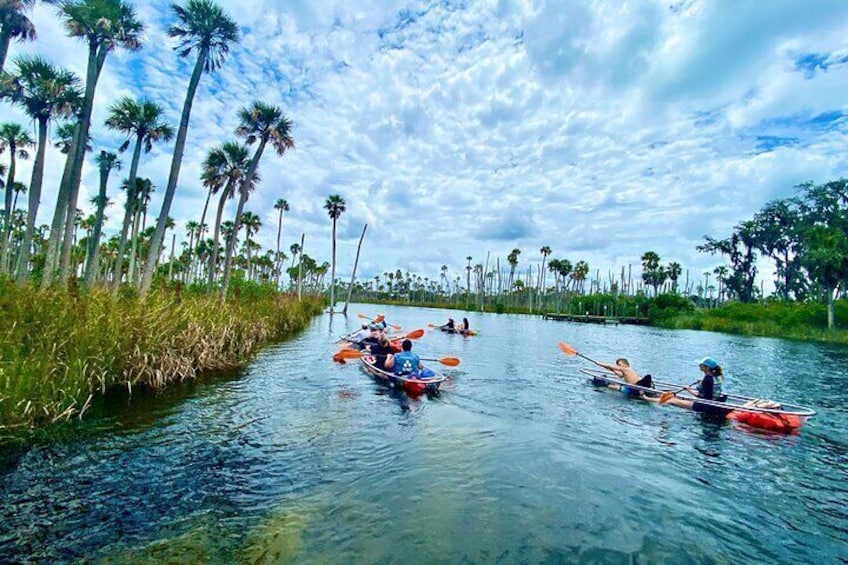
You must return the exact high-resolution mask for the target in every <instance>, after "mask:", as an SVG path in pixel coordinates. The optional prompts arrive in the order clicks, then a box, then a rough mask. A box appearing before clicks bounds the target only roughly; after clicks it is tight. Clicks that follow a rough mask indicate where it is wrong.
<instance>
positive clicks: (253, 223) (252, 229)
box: [241, 212, 262, 280]
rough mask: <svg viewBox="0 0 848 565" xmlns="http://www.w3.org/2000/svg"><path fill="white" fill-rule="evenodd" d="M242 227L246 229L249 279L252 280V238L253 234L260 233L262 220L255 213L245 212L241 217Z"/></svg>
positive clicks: (245, 239)
mask: <svg viewBox="0 0 848 565" xmlns="http://www.w3.org/2000/svg"><path fill="white" fill-rule="evenodd" d="M241 225H242V227H244V246H245V248H246V250H247V279H248V280H251V278H252V276H251V275H252V271H253V268H252V263H251V258H250V249H251V243H253V241H252V240H251V239H250V238H251V236H252V235H253V234H255V233H257V232H258V231H259V228H260V227H262V220H261V219H260V218H259V216H257V215H256V214H254V213H253V212H245V213H244V214H242V216H241Z"/></svg>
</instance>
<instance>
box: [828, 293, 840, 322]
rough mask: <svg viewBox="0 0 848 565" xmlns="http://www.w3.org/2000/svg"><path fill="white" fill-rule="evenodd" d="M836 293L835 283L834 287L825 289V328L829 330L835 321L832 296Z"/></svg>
mask: <svg viewBox="0 0 848 565" xmlns="http://www.w3.org/2000/svg"><path fill="white" fill-rule="evenodd" d="M837 293H839V285H836V288H834V289H827V329H829V330H832V329H833V326H834V324H835V323H836V316H835V313H834V301H833V297H834V296H836V295H837Z"/></svg>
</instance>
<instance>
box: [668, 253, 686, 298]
mask: <svg viewBox="0 0 848 565" xmlns="http://www.w3.org/2000/svg"><path fill="white" fill-rule="evenodd" d="M665 272H666V274H667V275H668V280H670V281H671V292H677V280H678V279H679V278H680V275H681V273H683V267H682V266H681V265H680V263H678V262H677V261H672V262H671V263H669V264H668V267H666V269H665Z"/></svg>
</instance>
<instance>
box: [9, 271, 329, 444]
mask: <svg viewBox="0 0 848 565" xmlns="http://www.w3.org/2000/svg"><path fill="white" fill-rule="evenodd" d="M204 290H205V289H201V288H198V289H194V288H186V289H182V288H180V287H179V286H176V287H171V288H159V289H156V290H155V291H152V292H150V293H149V294H148V295H147V296H146V297H145V298H143V299H140V298H137V297H135V296H130V295H122V296H120V297H118V298H117V299H114V298H112V297H111V295H110V292H109V291H108V290H106V289H92V290H84V289H81V288H75V287H71V288H70V289H59V288H49V289H37V288H35V287H33V286H19V285H16V284H15V283H14V282H12V281H10V280H8V279H0V321H2V328H3V329H2V331H0V359H2V364H0V439H2V437H3V436H8V435H9V433H10V432H14V430H15V429H20V428H26V427H27V426H30V425H32V424H39V423H45V422H55V421H57V420H61V419H66V418H70V417H73V416H82V414H84V413H85V411H86V410H87V407H88V405H89V403H90V402H91V400H92V398H93V396H94V395H95V394H97V393H99V392H102V391H105V389H106V388H107V387H111V386H126V387H130V388H132V387H145V388H151V389H158V388H161V387H163V386H165V385H167V384H168V383H170V382H173V381H179V380H182V379H186V378H192V377H194V376H195V375H197V374H198V373H200V372H202V371H209V370H220V369H232V368H237V367H241V366H243V365H244V364H245V363H246V362H247V361H248V360H250V359H251V358H252V356H253V354H255V353H256V351H257V350H258V349H259V348H260V347H262V346H263V345H265V344H267V343H269V342H271V341H274V340H278V339H280V338H282V337H284V336H286V335H287V334H290V333H291V332H294V331H297V330H299V329H302V328H303V327H304V326H305V325H306V324H307V323H308V321H309V320H310V319H311V318H312V316H314V315H316V314H318V313H319V312H320V311H321V308H322V306H323V301H321V300H319V299H317V298H305V299H303V300H302V301H298V300H297V299H296V298H292V297H288V296H286V295H282V294H280V293H278V292H276V290H275V289H274V288H273V287H269V286H262V285H256V284H253V283H245V282H241V281H234V283H233V285H232V286H231V288H230V295H229V297H228V300H227V301H225V302H222V301H220V299H219V298H217V297H211V296H209V295H208V294H206V293H205V292H204Z"/></svg>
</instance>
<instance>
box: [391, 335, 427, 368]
mask: <svg viewBox="0 0 848 565" xmlns="http://www.w3.org/2000/svg"><path fill="white" fill-rule="evenodd" d="M400 347H401V352H400V353H398V354H396V355H390V356H389V357H388V358H387V359H386V369H391V370H392V372H393V373H394V374H395V375H398V376H400V375H414V374H417V373H418V372H419V371H420V370H421V369H423V368H424V365H422V364H421V359H420V358H419V357H418V355H416V354H415V353H413V352H412V341H411V340H408V339H405V340H403V343H402V344H401V346H400Z"/></svg>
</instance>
